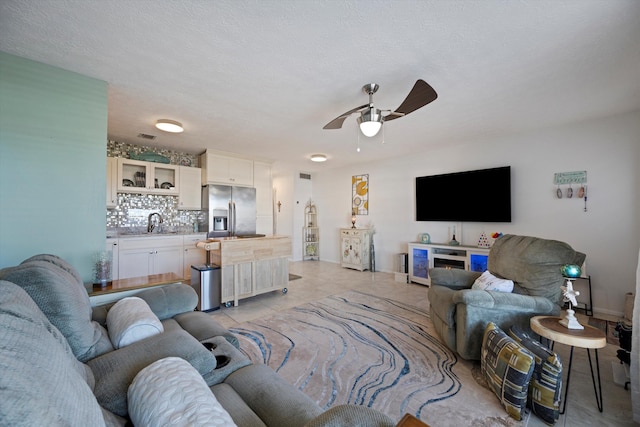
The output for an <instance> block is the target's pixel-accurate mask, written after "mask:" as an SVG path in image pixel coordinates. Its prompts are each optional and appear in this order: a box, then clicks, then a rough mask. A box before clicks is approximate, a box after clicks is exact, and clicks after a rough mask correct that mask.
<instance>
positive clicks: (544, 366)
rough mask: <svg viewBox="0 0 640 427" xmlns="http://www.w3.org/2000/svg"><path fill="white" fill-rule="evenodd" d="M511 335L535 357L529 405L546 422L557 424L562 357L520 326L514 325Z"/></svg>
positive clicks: (510, 331)
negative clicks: (534, 338)
mask: <svg viewBox="0 0 640 427" xmlns="http://www.w3.org/2000/svg"><path fill="white" fill-rule="evenodd" d="M509 335H511V337H512V338H513V339H514V340H516V341H517V342H519V343H520V345H522V346H524V347H526V348H527V349H528V350H529V351H530V352H531V353H533V356H534V358H535V368H534V370H533V377H532V378H531V382H530V383H529V397H528V399H527V406H528V407H529V408H531V410H532V411H533V413H534V414H536V415H537V416H539V417H540V418H542V420H543V421H544V422H545V423H547V424H550V425H553V424H555V422H556V421H557V420H558V417H559V415H560V398H561V394H562V393H561V392H562V362H561V361H560V357H559V356H558V355H557V354H556V353H554V352H553V351H551V350H548V349H547V348H546V347H544V346H543V345H542V344H540V343H539V342H538V341H535V340H533V339H532V338H531V337H530V336H529V335H528V334H527V333H525V332H524V331H523V330H522V329H520V328H519V327H518V326H512V327H511V329H510V330H509Z"/></svg>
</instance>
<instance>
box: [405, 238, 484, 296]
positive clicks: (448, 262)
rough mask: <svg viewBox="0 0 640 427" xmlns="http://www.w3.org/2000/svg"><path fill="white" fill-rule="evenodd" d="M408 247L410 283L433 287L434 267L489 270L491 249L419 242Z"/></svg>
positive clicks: (478, 270)
mask: <svg viewBox="0 0 640 427" xmlns="http://www.w3.org/2000/svg"><path fill="white" fill-rule="evenodd" d="M408 246H409V281H410V282H415V283H420V284H422V285H427V286H431V277H430V276H429V269H430V268H434V267H444V268H459V269H462V270H469V271H477V272H483V271H485V270H486V269H487V260H488V258H489V248H479V247H477V246H464V245H456V246H453V245H449V244H447V243H419V242H411V243H409V244H408Z"/></svg>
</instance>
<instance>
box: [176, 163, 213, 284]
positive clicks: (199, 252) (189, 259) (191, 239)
mask: <svg viewBox="0 0 640 427" xmlns="http://www.w3.org/2000/svg"><path fill="white" fill-rule="evenodd" d="M191 169H193V168H191ZM198 180H200V176H199V175H198ZM182 237H183V245H182V250H183V252H184V257H183V261H182V270H183V273H182V277H183V278H184V279H185V280H189V279H190V278H191V266H192V265H203V264H205V263H206V262H207V251H205V250H204V249H201V248H198V247H196V243H198V242H201V241H203V240H207V233H202V234H193V235H188V236H182Z"/></svg>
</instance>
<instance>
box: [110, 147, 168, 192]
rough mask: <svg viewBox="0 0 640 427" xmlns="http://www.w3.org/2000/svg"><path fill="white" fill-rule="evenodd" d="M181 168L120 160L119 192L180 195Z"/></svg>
mask: <svg viewBox="0 0 640 427" xmlns="http://www.w3.org/2000/svg"><path fill="white" fill-rule="evenodd" d="M179 168H180V166H176V165H168V164H164V163H153V162H144V161H141V160H131V159H124V158H122V157H120V158H118V191H119V192H123V193H152V194H166V195H176V196H177V195H179V192H180V191H179V190H180V169H179Z"/></svg>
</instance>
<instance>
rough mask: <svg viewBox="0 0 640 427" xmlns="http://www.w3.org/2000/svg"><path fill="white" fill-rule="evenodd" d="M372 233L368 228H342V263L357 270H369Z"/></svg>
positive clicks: (343, 265)
mask: <svg viewBox="0 0 640 427" xmlns="http://www.w3.org/2000/svg"><path fill="white" fill-rule="evenodd" d="M370 244H371V234H370V232H369V230H368V229H366V228H342V229H340V246H341V248H342V251H341V265H342V267H345V268H353V269H356V270H360V271H363V270H369V259H370V253H369V251H370Z"/></svg>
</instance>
